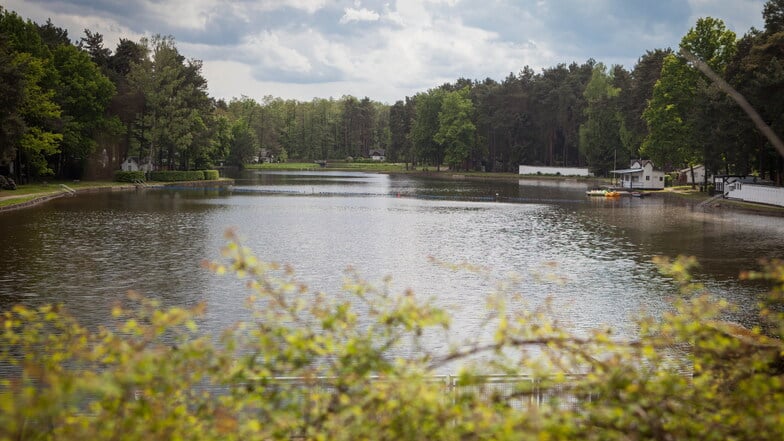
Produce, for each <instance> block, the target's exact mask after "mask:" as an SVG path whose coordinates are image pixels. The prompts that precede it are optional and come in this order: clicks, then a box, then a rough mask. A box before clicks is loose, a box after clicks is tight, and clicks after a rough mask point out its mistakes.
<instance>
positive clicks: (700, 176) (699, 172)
mask: <svg viewBox="0 0 784 441" xmlns="http://www.w3.org/2000/svg"><path fill="white" fill-rule="evenodd" d="M691 170H692V167H689V168H684V169H681V170H678V183H679V184H682V185H687V184H688V185H691V184H696V185H700V184H703V183H705V182H706V181H705V166H704V165H702V164H700V165H695V166H694V180H692V179H691ZM711 180H712V179H711V178H710V176H708V181H707V182H710V181H711Z"/></svg>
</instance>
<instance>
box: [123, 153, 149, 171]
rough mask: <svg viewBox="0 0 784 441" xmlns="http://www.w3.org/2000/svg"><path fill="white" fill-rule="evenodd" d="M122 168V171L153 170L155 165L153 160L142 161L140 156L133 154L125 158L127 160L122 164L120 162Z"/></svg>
mask: <svg viewBox="0 0 784 441" xmlns="http://www.w3.org/2000/svg"><path fill="white" fill-rule="evenodd" d="M120 168H121V169H122V171H143V172H149V171H153V166H152V162H151V161H149V160H146V161H144V162H142V163H140V162H139V158H136V157H133V156H129V157H127V158H125V161H123V162H122V164H120Z"/></svg>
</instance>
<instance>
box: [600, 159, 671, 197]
mask: <svg viewBox="0 0 784 441" xmlns="http://www.w3.org/2000/svg"><path fill="white" fill-rule="evenodd" d="M610 173H612V174H614V175H616V176H617V177H618V181H619V182H618V185H619V186H620V187H622V188H630V189H631V188H634V189H640V190H661V189H663V188H664V172H663V171H661V170H655V169H654V167H653V161H650V160H647V159H645V160H643V159H635V160H632V162H631V164H630V166H629V168H625V169H622V170H613V171H611V172H610Z"/></svg>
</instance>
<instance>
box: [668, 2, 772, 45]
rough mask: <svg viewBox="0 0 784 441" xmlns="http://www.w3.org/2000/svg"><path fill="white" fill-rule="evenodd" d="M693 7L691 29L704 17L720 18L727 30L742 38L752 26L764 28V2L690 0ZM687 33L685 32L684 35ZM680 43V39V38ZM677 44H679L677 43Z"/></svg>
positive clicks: (690, 21)
mask: <svg viewBox="0 0 784 441" xmlns="http://www.w3.org/2000/svg"><path fill="white" fill-rule="evenodd" d="M688 1H689V6H690V7H691V11H692V14H691V17H690V20H689V27H690V28H691V27H694V24H695V23H696V22H697V19H699V18H702V17H713V18H719V19H722V20H723V21H724V24H725V25H726V26H727V29H730V30H732V31H734V32H735V33H736V34H738V37H739V38H740V37H741V36H742V35H743V34H745V33H746V31H748V30H749V29H750V28H751V27H752V26H755V27H757V28H759V27H760V26H762V8H763V6H764V5H765V1H764V0H733V1H722V0H688ZM685 33H686V32H685V31H684V34H685ZM678 42H680V37H679V38H678ZM676 43H677V42H676Z"/></svg>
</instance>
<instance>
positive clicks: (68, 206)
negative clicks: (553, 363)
mask: <svg viewBox="0 0 784 441" xmlns="http://www.w3.org/2000/svg"><path fill="white" fill-rule="evenodd" d="M588 185H589V184H586V183H581V182H578V181H570V180H520V181H519V182H515V181H511V182H510V181H480V180H465V179H455V180H436V179H428V178H426V177H419V176H408V175H385V174H367V173H358V172H356V173H354V172H329V171H317V172H259V171H256V172H245V173H243V174H242V175H240V176H237V180H236V185H235V186H234V187H233V188H232V189H224V190H219V189H173V190H172V189H168V190H162V189H161V190H158V189H147V190H138V191H129V192H112V193H97V194H82V195H77V196H75V197H68V198H60V199H57V200H54V201H51V202H47V203H45V204H42V205H39V206H36V207H33V208H29V209H24V210H17V211H11V212H6V213H2V214H0V231H1V232H2V234H1V235H0V250H1V251H2V259H1V260H0V308H2V309H6V308H8V307H10V305H12V304H15V303H24V304H30V305H34V304H41V303H46V302H57V303H63V304H65V305H66V306H67V307H68V308H69V310H71V311H72V312H73V313H74V315H76V316H77V317H78V318H79V319H80V320H82V321H83V322H84V323H85V324H88V325H98V324H103V323H107V322H108V321H109V316H110V314H109V311H110V309H111V306H112V304H113V303H114V302H115V301H116V300H117V299H120V298H123V297H124V295H125V293H126V291H127V290H129V289H134V290H137V291H139V292H141V293H143V294H145V295H148V296H153V297H157V298H160V299H161V300H162V301H163V302H164V303H165V304H167V305H193V304H195V303H197V302H199V301H206V302H207V305H208V313H207V316H206V318H205V322H204V324H203V327H204V329H206V330H208V331H218V330H220V329H223V328H225V327H226V326H228V325H230V324H231V323H233V322H235V321H236V320H238V319H240V318H242V317H244V316H245V313H244V309H243V300H244V298H245V297H246V296H247V294H248V292H247V291H246V290H245V288H244V287H243V286H242V285H241V284H240V283H238V282H236V281H233V280H232V279H230V278H226V277H218V276H215V275H212V274H210V273H209V272H207V271H206V270H204V269H202V268H201V266H200V263H201V262H202V260H204V259H217V258H218V257H219V249H220V247H221V246H222V245H223V244H224V241H225V239H224V232H225V230H226V229H227V228H229V227H234V228H236V229H237V231H238V233H239V234H240V235H241V236H242V237H243V238H244V243H245V244H246V245H249V246H250V247H251V248H253V249H254V250H255V251H256V253H257V254H258V256H259V257H260V258H261V259H263V260H267V261H277V262H282V263H290V264H291V265H292V266H293V267H294V268H295V270H296V272H297V274H298V276H299V278H300V279H301V280H302V281H303V282H304V283H306V284H307V285H309V286H310V288H311V289H314V290H322V291H325V292H327V293H329V294H330V295H334V296H341V295H343V294H342V293H341V290H340V288H341V286H342V283H343V280H344V277H345V270H346V269H347V268H349V267H351V268H353V269H354V271H356V273H358V274H359V275H360V276H361V277H362V278H364V279H366V280H368V281H370V282H371V283H374V284H377V285H380V284H381V281H382V279H383V278H384V277H385V276H387V275H389V276H392V282H391V286H392V288H393V289H394V290H396V291H401V292H402V291H403V290H405V289H408V288H410V289H412V290H413V291H414V292H416V293H417V294H418V295H419V296H421V297H422V298H430V299H433V301H434V302H436V303H437V304H439V305H441V306H444V307H447V308H449V309H450V310H451V311H452V312H453V316H454V326H453V331H452V332H453V333H454V336H455V337H456V338H461V337H464V336H475V335H476V334H477V333H481V332H482V331H483V329H482V325H483V323H484V318H485V314H484V312H483V308H484V305H485V303H486V299H487V295H488V293H490V292H493V291H494V290H496V289H497V288H498V287H499V286H500V285H499V282H504V281H506V282H507V283H506V284H505V285H504V286H503V287H502V289H503V290H504V291H505V292H506V293H507V294H508V295H509V298H510V299H512V302H513V305H512V306H513V307H514V308H533V307H537V306H538V305H541V304H542V303H543V301H544V300H545V299H546V298H548V297H549V298H551V299H552V302H553V305H554V307H553V314H554V315H556V317H557V318H558V319H559V320H560V321H562V322H563V323H565V324H566V325H567V326H569V327H571V328H573V329H575V330H576V331H578V332H581V331H583V330H586V329H589V328H592V327H595V326H599V325H604V324H606V325H609V326H612V327H614V328H616V329H618V331H619V332H620V333H621V334H630V333H633V332H634V328H633V326H632V321H631V319H632V318H633V317H634V316H635V315H636V314H638V313H639V312H641V311H647V312H651V313H653V314H657V313H659V312H661V311H663V310H665V309H666V308H667V307H668V299H669V298H671V297H672V296H673V295H675V294H676V290H675V289H674V287H673V285H672V283H671V282H670V281H669V280H667V279H666V278H664V277H662V276H661V275H659V274H658V272H657V270H656V268H655V266H654V265H653V264H652V263H651V258H652V257H653V256H656V255H666V256H676V255H678V254H687V255H694V256H696V257H697V258H698V259H699V261H700V263H701V267H700V269H699V270H698V272H697V278H698V279H699V280H700V281H701V282H703V283H705V285H706V286H707V287H708V288H709V289H710V290H711V291H712V292H714V293H716V294H717V295H720V296H723V297H726V298H728V299H730V300H731V301H733V302H735V303H738V304H739V305H740V306H739V308H738V310H737V311H736V312H734V313H732V315H731V317H730V318H731V319H733V320H737V321H740V322H742V323H745V324H753V323H755V318H754V308H755V305H756V303H757V299H758V298H759V297H758V296H759V295H760V293H761V292H762V288H761V287H760V286H756V285H751V284H748V283H746V282H739V281H738V280H737V276H738V273H739V271H740V270H743V269H753V268H756V267H757V266H756V262H757V259H759V258H773V257H778V258H782V257H784V219H783V218H780V217H769V216H762V215H756V214H743V213H737V212H731V211H719V212H703V211H701V210H698V209H695V207H694V206H693V203H691V202H688V201H684V200H681V199H678V198H674V197H673V198H668V197H665V195H655V196H651V197H647V198H631V197H621V198H615V199H609V198H608V199H605V198H588V197H586V196H585V190H586V189H587V188H588ZM439 262H441V263H439ZM443 263H446V264H463V263H467V264H472V265H477V266H479V267H481V268H482V269H483V270H482V271H480V272H472V271H453V270H452V269H450V268H449V267H448V265H444V264H443Z"/></svg>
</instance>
